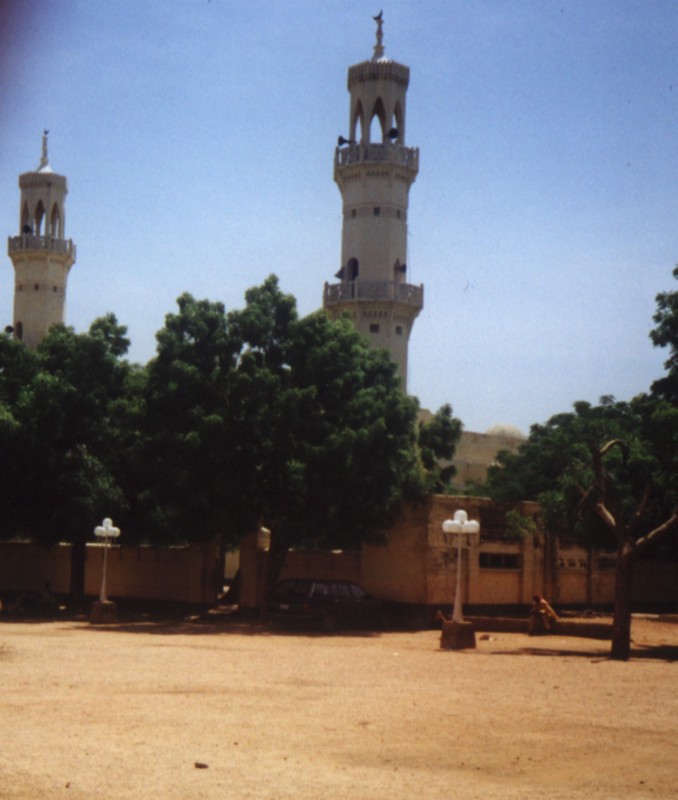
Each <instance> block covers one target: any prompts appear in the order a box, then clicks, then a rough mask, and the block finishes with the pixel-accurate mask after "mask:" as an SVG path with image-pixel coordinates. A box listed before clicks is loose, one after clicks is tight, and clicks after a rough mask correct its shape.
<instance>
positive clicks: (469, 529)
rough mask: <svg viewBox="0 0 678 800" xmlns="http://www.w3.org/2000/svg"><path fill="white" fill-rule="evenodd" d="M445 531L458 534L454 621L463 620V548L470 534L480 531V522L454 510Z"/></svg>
mask: <svg viewBox="0 0 678 800" xmlns="http://www.w3.org/2000/svg"><path fill="white" fill-rule="evenodd" d="M443 531H444V532H445V533H454V534H455V535H456V536H457V585H456V587H455V592H454V611H453V612H452V622H457V623H459V622H463V621H464V614H463V611H462V601H461V598H462V593H461V548H462V546H463V544H464V542H467V540H468V537H469V536H475V535H477V534H479V533H480V523H479V522H477V521H476V520H474V519H469V518H468V514H467V513H466V512H465V511H464V510H463V509H459V511H455V512H454V519H446V520H445V522H443Z"/></svg>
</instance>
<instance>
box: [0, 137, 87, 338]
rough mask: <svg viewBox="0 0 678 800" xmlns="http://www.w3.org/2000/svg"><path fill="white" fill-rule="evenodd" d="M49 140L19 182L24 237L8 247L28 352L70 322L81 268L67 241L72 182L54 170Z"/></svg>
mask: <svg viewBox="0 0 678 800" xmlns="http://www.w3.org/2000/svg"><path fill="white" fill-rule="evenodd" d="M47 134H48V131H45V132H44V134H43V137H42V157H41V158H40V165H39V166H38V168H37V169H36V170H35V172H25V173H24V174H23V175H20V176H19V188H20V189H21V204H20V207H19V236H10V238H9V241H8V243H7V252H8V253H9V257H10V258H11V259H12V263H13V264H14V321H13V328H14V338H15V339H20V340H22V341H23V342H25V343H26V345H28V347H35V346H36V345H37V344H38V342H39V341H40V339H42V337H43V336H44V335H45V333H46V332H47V329H48V328H49V327H50V326H51V325H54V324H55V323H57V322H63V321H64V307H65V303H66V281H67V279H68V273H69V270H70V268H71V266H72V265H73V264H74V263H75V245H74V244H73V242H72V241H71V240H70V239H66V237H65V228H66V217H65V210H64V204H65V200H66V194H67V192H68V188H67V186H66V178H65V177H64V176H63V175H57V174H56V173H55V172H53V171H52V168H51V167H50V165H49V158H48V156H47Z"/></svg>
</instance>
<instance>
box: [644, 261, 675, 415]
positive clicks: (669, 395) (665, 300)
mask: <svg viewBox="0 0 678 800" xmlns="http://www.w3.org/2000/svg"><path fill="white" fill-rule="evenodd" d="M673 277H674V278H676V280H678V266H676V267H675V268H674V270H673ZM656 302H657V311H656V312H655V315H654V316H653V318H652V319H653V321H654V322H655V323H656V325H657V327H656V328H655V329H654V330H652V331H650V338H651V339H652V343H653V344H654V345H655V347H668V348H669V358H668V360H667V361H666V362H665V364H664V367H665V368H666V371H667V375H665V376H664V377H663V378H660V379H659V380H657V381H655V382H654V383H653V384H652V392H653V394H654V395H656V396H658V397H661V398H664V399H665V400H669V401H671V402H673V403H676V402H678V291H673V292H661V293H660V294H658V295H657V297H656Z"/></svg>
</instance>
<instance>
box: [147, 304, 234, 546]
mask: <svg viewBox="0 0 678 800" xmlns="http://www.w3.org/2000/svg"><path fill="white" fill-rule="evenodd" d="M177 304H178V311H177V312H176V313H173V314H168V315H167V316H166V318H165V326H164V327H163V328H162V329H161V330H160V331H159V332H158V334H157V342H158V346H157V355H156V357H155V358H154V359H152V360H151V362H150V363H149V364H148V366H147V380H146V383H145V386H144V389H143V392H144V402H143V408H142V416H143V419H142V422H141V426H142V433H141V437H140V438H141V441H142V444H141V447H140V453H139V458H138V465H137V481H138V483H139V486H140V491H139V507H138V512H139V515H140V517H141V519H142V520H143V526H142V527H143V528H144V531H145V535H146V536H147V537H148V538H150V539H151V540H153V541H158V542H166V543H167V542H191V541H208V540H210V539H214V538H215V537H217V536H219V535H220V534H221V532H222V531H223V530H224V529H225V528H227V526H228V512H229V510H232V509H233V508H234V506H235V502H234V501H235V498H234V496H233V493H232V486H233V482H234V478H233V476H234V474H235V466H234V459H233V453H232V450H231V445H232V441H231V432H232V426H231V424H230V414H231V411H230V380H231V375H232V371H233V369H234V367H235V356H236V350H237V348H236V347H235V345H234V344H233V342H232V339H231V336H230V333H229V331H228V325H227V321H226V314H225V309H224V306H223V304H221V303H212V302H210V301H207V300H200V301H199V300H195V299H194V298H193V297H191V295H189V294H183V295H182V296H181V297H180V298H179V299H178V301H177Z"/></svg>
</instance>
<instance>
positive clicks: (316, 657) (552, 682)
mask: <svg viewBox="0 0 678 800" xmlns="http://www.w3.org/2000/svg"><path fill="white" fill-rule="evenodd" d="M483 636H484V637H487V636H488V635H483V634H478V646H477V648H476V649H475V650H468V651H455V652H450V651H443V650H441V649H440V648H439V632H437V631H423V632H414V633H413V632H388V633H382V634H369V633H367V634H366V633H362V634H361V633H355V634H351V633H344V634H337V635H332V636H329V635H314V634H304V633H297V632H295V633H289V632H279V631H270V630H268V629H267V628H265V627H262V626H260V625H257V624H247V623H244V622H237V621H236V620H234V619H229V620H223V619H222V620H220V621H214V620H212V621H210V622H206V621H205V620H198V619H193V620H183V621H174V622H167V621H165V622H161V623H153V622H150V621H138V622H135V623H126V624H119V625H115V626H105V627H104V626H101V627H94V626H91V625H89V624H88V623H87V622H86V621H67V620H62V621H57V622H41V623H38V622H35V623H27V622H3V623H0V675H1V677H2V681H1V685H0V742H1V745H0V798H2V800H42V798H49V799H50V800H62V798H68V799H69V800H85V798H86V799H87V800H93V798H103V799H105V800H122V799H123V798H125V799H127V798H130V800H132V799H134V800H146V799H148V798H159V799H160V800H175V798H176V799H179V798H181V800H200V799H201V798H208V799H209V800H212V798H215V799H216V798H219V799H220V800H223V799H224V798H231V799H233V798H236V799H237V800H241V799H242V800H244V799H246V798H257V800H274V799H275V800H278V799H280V800H287V799H288V798H289V799H290V800H291V799H292V798H294V799H295V800H311V799H313V800H318V798H324V799H325V800H334V798H337V800H338V799H339V798H341V799H342V800H363V799H364V800H380V799H381V798H385V799H386V798H388V800H405V798H407V800H412V799H413V798H415V799H416V798H426V799H427V800H428V798H431V799H435V798H446V800H449V798H484V799H486V798H502V799H504V798H506V799H508V800H510V799H512V798H535V797H542V798H587V799H588V800H590V799H591V798H645V797H648V798H649V797H651V798H675V797H676V796H678V691H677V689H678V665H677V664H676V661H677V660H678V624H670V623H666V622H661V621H657V620H648V619H636V620H635V621H634V624H633V639H634V650H633V658H632V660H631V661H630V662H628V663H619V662H612V661H610V660H609V658H608V652H609V643H607V642H599V641H594V640H587V639H571V638H570V639H566V638H564V637H544V638H538V639H530V638H529V637H527V636H524V635H522V634H489V636H490V637H491V638H481V637H483Z"/></svg>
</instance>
